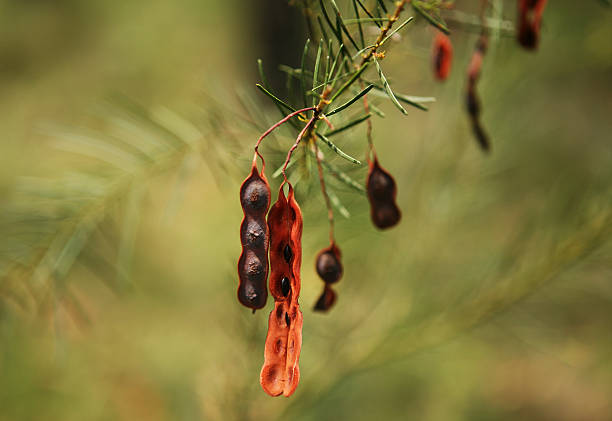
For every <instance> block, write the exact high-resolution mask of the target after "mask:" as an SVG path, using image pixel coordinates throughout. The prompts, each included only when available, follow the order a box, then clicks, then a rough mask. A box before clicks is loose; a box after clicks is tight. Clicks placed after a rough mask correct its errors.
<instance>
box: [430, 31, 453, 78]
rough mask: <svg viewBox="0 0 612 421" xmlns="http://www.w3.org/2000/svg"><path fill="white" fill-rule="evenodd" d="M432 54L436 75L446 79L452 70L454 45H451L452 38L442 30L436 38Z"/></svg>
mask: <svg viewBox="0 0 612 421" xmlns="http://www.w3.org/2000/svg"><path fill="white" fill-rule="evenodd" d="M432 56H433V68H434V75H435V76H436V78H437V79H438V80H440V81H443V80H446V78H447V77H448V75H449V74H450V70H451V63H452V60H453V46H452V45H451V42H450V38H449V37H447V36H446V35H444V34H443V33H442V32H438V33H437V34H436V36H435V38H434V45H433V54H432Z"/></svg>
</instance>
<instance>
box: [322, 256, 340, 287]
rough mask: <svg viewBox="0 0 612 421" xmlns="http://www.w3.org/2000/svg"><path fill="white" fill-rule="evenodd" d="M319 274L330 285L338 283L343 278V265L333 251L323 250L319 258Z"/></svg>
mask: <svg viewBox="0 0 612 421" xmlns="http://www.w3.org/2000/svg"><path fill="white" fill-rule="evenodd" d="M316 268H317V273H318V274H319V276H320V277H321V279H323V281H325V282H326V283H328V284H333V283H335V282H338V281H339V280H340V278H341V277H342V271H343V269H342V263H340V260H339V258H338V257H337V256H336V255H335V254H334V253H333V251H332V250H331V249H323V250H321V251H320V252H319V256H317V263H316Z"/></svg>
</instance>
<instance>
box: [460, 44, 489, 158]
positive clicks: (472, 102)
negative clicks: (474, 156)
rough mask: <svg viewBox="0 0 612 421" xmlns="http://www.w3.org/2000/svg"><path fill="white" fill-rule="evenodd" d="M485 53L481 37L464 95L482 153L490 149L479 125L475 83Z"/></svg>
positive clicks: (478, 106)
mask: <svg viewBox="0 0 612 421" xmlns="http://www.w3.org/2000/svg"><path fill="white" fill-rule="evenodd" d="M486 51H487V38H486V37H485V36H484V35H483V36H481V37H480V38H479V39H478V42H477V43H476V48H475V49H474V53H473V54H472V58H471V60H470V65H469V67H468V82H467V93H466V104H465V105H466V109H467V112H468V115H469V117H470V122H471V124H472V132H473V133H474V136H475V137H476V140H477V141H478V144H479V145H480V147H481V148H482V150H483V151H485V152H487V151H489V150H490V149H491V142H489V137H488V136H487V134H486V133H485V131H484V129H483V128H482V125H481V123H480V100H479V98H478V95H477V94H476V83H477V82H478V79H479V77H480V69H481V67H482V59H483V57H484V54H485V53H486Z"/></svg>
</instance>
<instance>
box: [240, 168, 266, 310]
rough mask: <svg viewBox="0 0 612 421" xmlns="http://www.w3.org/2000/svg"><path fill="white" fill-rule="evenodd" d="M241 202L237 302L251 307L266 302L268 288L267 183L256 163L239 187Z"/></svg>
mask: <svg viewBox="0 0 612 421" xmlns="http://www.w3.org/2000/svg"><path fill="white" fill-rule="evenodd" d="M240 204H241V205H242V211H243V212H244V217H243V219H242V223H241V225H240V242H241V243H242V253H241V255H240V259H239V260H238V279H239V281H240V283H239V285H238V301H240V303H241V304H242V305H244V306H246V307H249V308H252V309H253V310H256V309H259V308H262V307H264V306H265V305H266V300H267V298H268V290H267V287H266V280H267V277H268V243H269V238H268V225H267V223H266V213H268V208H269V207H270V186H269V185H268V181H267V180H266V177H265V175H264V174H263V173H262V174H261V175H260V174H259V171H258V170H257V166H256V165H255V162H253V167H252V168H251V173H250V174H249V176H248V177H247V178H246V180H244V182H243V183H242V186H241V187H240Z"/></svg>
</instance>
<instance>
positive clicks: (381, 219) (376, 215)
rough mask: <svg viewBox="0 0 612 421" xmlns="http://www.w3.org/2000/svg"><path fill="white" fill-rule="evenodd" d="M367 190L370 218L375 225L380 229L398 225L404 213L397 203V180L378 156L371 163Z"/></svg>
mask: <svg viewBox="0 0 612 421" xmlns="http://www.w3.org/2000/svg"><path fill="white" fill-rule="evenodd" d="M366 189H367V192H368V199H369V201H370V216H371V218H372V222H373V223H374V225H375V226H376V227H378V228H379V229H386V228H390V227H392V226H394V225H397V223H398V222H399V221H400V219H401V217H402V213H401V211H400V210H399V208H398V207H397V204H396V203H395V197H396V195H397V187H396V185H395V180H394V179H393V177H392V176H391V174H389V173H388V172H387V171H385V170H384V169H383V168H382V167H381V166H380V164H379V163H378V157H377V156H376V155H374V161H370V170H369V172H368V177H367V180H366Z"/></svg>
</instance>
